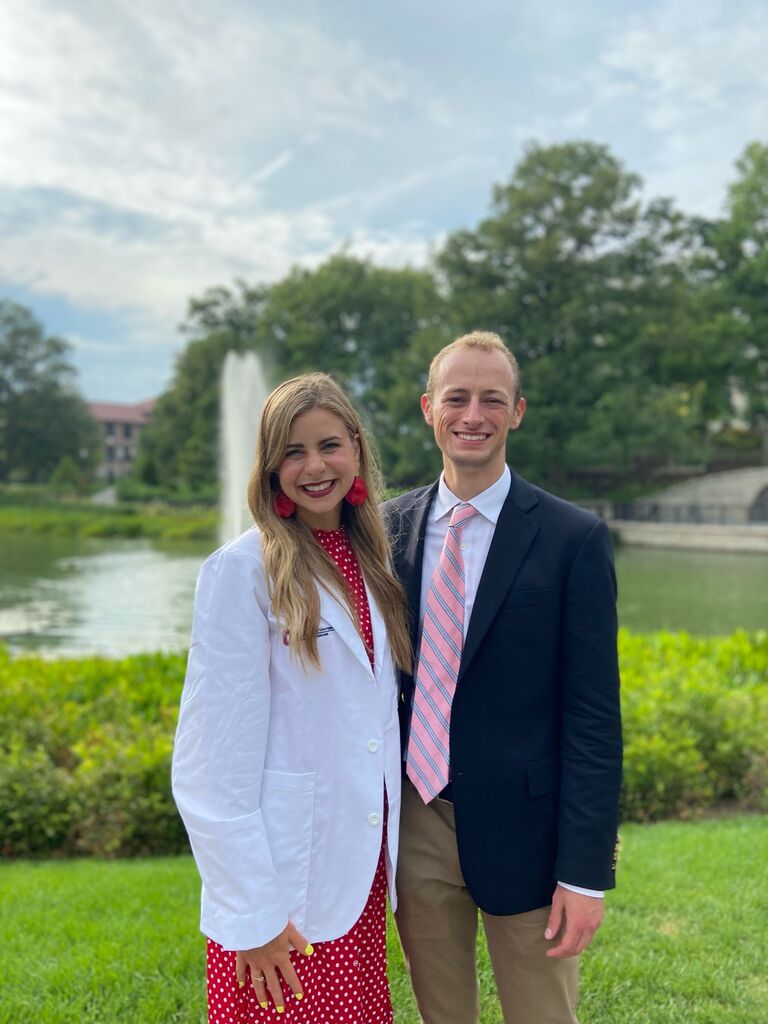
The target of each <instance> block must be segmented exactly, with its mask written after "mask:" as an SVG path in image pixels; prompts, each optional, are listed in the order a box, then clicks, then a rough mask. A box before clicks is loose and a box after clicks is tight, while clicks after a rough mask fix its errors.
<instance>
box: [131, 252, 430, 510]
mask: <svg viewBox="0 0 768 1024" xmlns="http://www.w3.org/2000/svg"><path fill="white" fill-rule="evenodd" d="M185 331H186V333H187V334H189V335H190V337H191V340H190V341H189V343H188V344H187V346H186V348H185V350H184V352H183V353H182V354H181V355H180V356H179V358H178V360H177V363H176V369H175V372H174V377H173V381H172V383H171V387H170V388H169V389H168V391H167V392H166V393H165V394H164V395H162V396H161V398H160V399H159V401H158V403H157V406H156V407H155V414H154V417H153V421H152V424H151V425H150V426H149V427H148V428H147V430H146V431H145V432H144V434H143V435H142V448H141V455H140V458H139V469H138V473H139V476H140V477H141V479H142V480H143V481H144V482H145V483H151V484H162V485H164V486H174V487H179V488H187V489H190V490H193V491H194V490H199V489H200V488H204V487H209V486H211V485H213V484H215V481H216V465H217V445H218V423H219V381H220V375H221V367H222V364H223V361H224V357H225V355H226V353H227V352H228V351H230V350H235V351H239V352H241V351H245V350H248V349H255V350H257V351H258V352H259V353H260V354H261V356H262V359H263V361H264V364H265V370H266V373H267V376H268V378H269V379H270V380H271V381H272V382H273V383H277V382H278V381H280V380H283V379H286V378H287V377H290V376H293V375H294V374H298V373H304V372H307V371H311V370H324V371H326V372H328V373H332V374H333V375H334V376H335V377H336V378H337V379H338V380H339V382H340V383H341V384H342V385H343V386H344V387H345V388H346V389H347V391H348V392H349V394H350V396H351V397H352V399H353V401H354V402H355V403H356V405H357V406H358V407H359V409H360V411H361V413H362V414H363V416H364V418H365V420H366V422H367V423H368V425H369V427H370V428H371V432H372V435H373V436H374V437H375V439H376V441H377V443H378V446H379V449H380V451H381V456H382V462H383V465H384V469H385V473H386V475H387V477H388V479H389V481H390V482H395V483H398V484H405V483H409V482H411V481H413V480H418V479H420V478H421V476H422V475H423V473H424V471H425V467H429V468H428V470H427V471H429V472H431V467H432V466H433V465H434V463H435V456H434V451H433V446H432V445H431V444H430V443H429V442H428V438H427V436H426V434H425V428H424V426H423V423H422V422H421V419H420V413H419V404H418V398H419V395H420V394H421V391H422V390H423V382H424V379H425V376H426V365H428V363H429V358H431V353H432V352H434V351H436V350H437V349H438V348H439V347H440V345H442V344H444V342H445V340H446V337H447V336H446V334H445V326H444V306H443V302H442V300H441V299H440V297H439V295H438V293H437V288H436V285H435V282H434V279H433V278H432V276H431V274H430V273H429V272H427V271H417V270H411V269H403V270H388V269H385V268H380V267H375V266H373V265H372V264H371V263H369V262H368V261H366V260H360V259H356V258H354V257H352V256H349V255H346V254H339V255H336V256H332V257H330V258H329V259H328V260H327V261H326V262H325V263H323V264H321V266H319V267H317V268H316V269H313V270H306V269H294V270H292V271H291V272H290V273H289V274H288V275H287V276H286V277H285V278H284V279H283V280H282V281H280V282H278V283H277V284H275V285H273V286H272V287H271V288H266V287H263V288H259V287H249V286H247V285H245V284H244V283H242V282H240V283H238V285H237V286H236V289H235V290H230V289H226V288H216V289H211V290H210V291H208V292H207V293H206V294H205V295H204V296H203V297H202V298H199V299H193V300H192V301H191V303H190V307H189V318H188V321H187V323H186V325H185ZM413 345H416V346H417V348H418V350H419V351H421V349H422V348H426V350H427V351H429V352H430V354H429V358H426V360H425V362H424V363H422V364H421V365H420V366H419V367H418V370H417V372H416V373H414V367H413V365H412V364H413V360H412V357H411V347H412V346H413ZM406 393H407V398H408V400H407V401H406V400H404V399H403V395H404V394H406Z"/></svg>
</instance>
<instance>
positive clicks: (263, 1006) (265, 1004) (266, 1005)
mask: <svg viewBox="0 0 768 1024" xmlns="http://www.w3.org/2000/svg"><path fill="white" fill-rule="evenodd" d="M259 1006H260V1007H261V1008H262V1010H266V1008H267V1007H268V1006H269V1003H259Z"/></svg>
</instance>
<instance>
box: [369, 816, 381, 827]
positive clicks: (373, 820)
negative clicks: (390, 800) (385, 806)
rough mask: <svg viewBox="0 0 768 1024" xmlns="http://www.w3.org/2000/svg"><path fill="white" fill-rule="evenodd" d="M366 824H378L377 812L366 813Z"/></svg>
mask: <svg viewBox="0 0 768 1024" xmlns="http://www.w3.org/2000/svg"><path fill="white" fill-rule="evenodd" d="M368 824H369V825H378V824H379V816H378V814H369V815H368Z"/></svg>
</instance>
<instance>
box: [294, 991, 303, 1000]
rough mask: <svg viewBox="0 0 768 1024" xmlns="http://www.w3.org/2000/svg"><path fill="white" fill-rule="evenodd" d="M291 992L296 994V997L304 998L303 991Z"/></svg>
mask: <svg viewBox="0 0 768 1024" xmlns="http://www.w3.org/2000/svg"><path fill="white" fill-rule="evenodd" d="M293 994H294V995H295V996H296V998H297V999H303V998H304V993H303V992H294V993H293Z"/></svg>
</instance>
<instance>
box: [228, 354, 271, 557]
mask: <svg viewBox="0 0 768 1024" xmlns="http://www.w3.org/2000/svg"><path fill="white" fill-rule="evenodd" d="M268 390H269V389H268V387H267V384H266V381H265V378H264V371H263V369H262V366H261V360H260V359H259V357H258V356H257V355H256V353H255V352H245V353H240V352H228V353H227V355H226V358H225V360H224V366H223V368H222V371H221V415H220V428H219V429H220V434H219V439H220V440H219V446H220V454H219V480H220V485H221V487H220V493H221V497H220V515H219V539H220V541H221V543H222V544H224V543H226V541H228V540H231V539H232V538H233V537H237V535H238V534H240V533H242V531H243V530H244V529H245V528H246V527H247V526H248V525H250V522H251V518H250V513H249V511H248V505H247V501H246V488H247V486H248V477H249V476H250V473H251V468H252V466H253V457H254V454H255V451H256V434H257V431H258V427H259V415H260V414H261V407H262V406H263V404H264V399H265V398H266V397H267V393H268Z"/></svg>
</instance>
